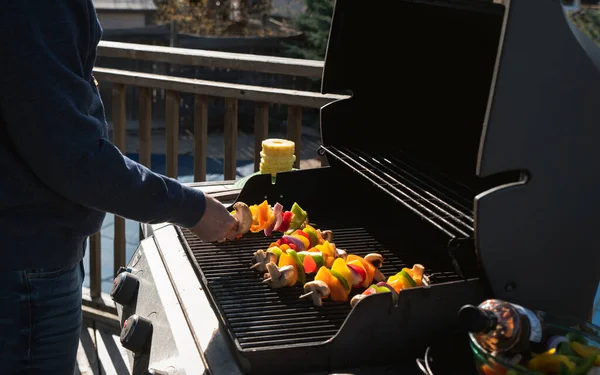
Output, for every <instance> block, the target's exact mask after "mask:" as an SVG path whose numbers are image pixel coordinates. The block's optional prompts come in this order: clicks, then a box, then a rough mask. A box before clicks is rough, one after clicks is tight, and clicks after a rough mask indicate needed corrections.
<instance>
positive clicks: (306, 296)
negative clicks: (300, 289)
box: [299, 290, 315, 299]
mask: <svg viewBox="0 0 600 375" xmlns="http://www.w3.org/2000/svg"><path fill="white" fill-rule="evenodd" d="M314 292H315V291H314V290H311V291H310V292H308V293H304V294H303V295H301V296H300V297H299V298H300V299H302V298H308V297H310V296H312V294H313V293H314Z"/></svg>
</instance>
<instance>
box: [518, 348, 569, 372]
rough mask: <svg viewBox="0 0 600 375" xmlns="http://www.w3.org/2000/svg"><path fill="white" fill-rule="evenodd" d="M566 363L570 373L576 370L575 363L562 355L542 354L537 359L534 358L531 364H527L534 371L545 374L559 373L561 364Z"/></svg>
mask: <svg viewBox="0 0 600 375" xmlns="http://www.w3.org/2000/svg"><path fill="white" fill-rule="evenodd" d="M561 363H564V364H565V365H566V366H567V368H568V369H569V371H573V370H574V369H575V363H574V362H572V361H571V360H570V359H569V357H567V356H566V355H560V354H554V355H552V354H546V353H544V354H540V355H538V356H537V357H535V358H532V359H531V360H530V361H529V363H527V367H528V368H529V369H530V370H532V371H541V372H543V373H548V372H554V373H556V372H558V370H559V369H560V364H561Z"/></svg>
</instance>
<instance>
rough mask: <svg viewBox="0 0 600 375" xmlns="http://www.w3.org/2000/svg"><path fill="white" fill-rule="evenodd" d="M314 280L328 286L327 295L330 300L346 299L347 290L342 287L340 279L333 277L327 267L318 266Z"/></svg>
mask: <svg viewBox="0 0 600 375" xmlns="http://www.w3.org/2000/svg"><path fill="white" fill-rule="evenodd" d="M315 280H316V281H322V282H323V283H325V284H326V285H327V286H328V287H329V291H330V295H329V296H330V298H331V300H332V301H336V302H344V301H347V300H348V293H349V290H347V289H346V288H345V287H344V285H343V284H342V282H341V281H340V279H339V278H337V277H335V276H334V275H333V274H332V273H331V271H330V270H329V269H328V268H327V267H321V268H319V272H317V275H316V276H315Z"/></svg>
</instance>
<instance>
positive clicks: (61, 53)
mask: <svg viewBox="0 0 600 375" xmlns="http://www.w3.org/2000/svg"><path fill="white" fill-rule="evenodd" d="M90 5H91V3H90V2H89V1H88V0H8V1H7V2H6V3H4V2H3V5H2V6H1V7H2V10H0V49H1V50H2V51H1V52H0V88H1V90H0V116H1V117H2V120H3V122H4V123H5V124H6V126H7V130H8V134H9V137H10V141H11V142H12V144H13V145H14V147H15V150H16V151H17V153H18V154H19V155H20V157H21V158H22V159H23V160H24V162H25V163H26V164H27V165H28V166H29V168H30V169H31V171H32V173H33V174H35V175H36V176H37V178H39V179H40V180H41V181H42V182H43V183H44V184H46V185H47V186H48V187H49V188H50V189H52V190H53V191H55V192H56V193H57V194H59V195H61V196H63V197H64V198H66V199H68V200H70V201H73V202H76V203H78V204H81V205H83V206H86V207H90V208H93V209H96V210H99V211H104V212H110V213H114V214H116V215H119V216H122V217H125V218H128V219H132V220H136V221H140V222H145V223H159V222H170V223H174V224H177V225H181V226H184V227H191V226H193V225H195V224H196V223H197V222H198V221H199V220H200V218H201V217H202V215H203V213H204V209H205V204H206V201H205V196H204V194H203V193H202V192H200V191H198V190H196V189H192V188H189V187H187V186H184V185H182V184H180V183H179V182H178V181H177V180H174V179H170V178H167V177H165V176H161V175H159V174H156V173H153V172H152V171H150V170H149V169H147V168H145V167H144V166H142V165H140V164H138V163H136V162H134V161H132V160H130V159H128V158H127V157H125V156H124V155H122V154H121V152H120V151H119V149H118V148H116V147H115V146H114V145H113V144H112V143H111V142H110V141H109V140H108V138H107V134H106V133H107V132H106V120H105V117H104V108H103V105H102V102H101V100H100V97H99V94H98V92H97V89H96V88H95V86H94V83H93V78H92V76H91V69H92V66H93V63H94V62H93V61H91V60H93V56H94V55H95V53H94V51H95V48H96V46H97V40H95V39H96V38H97V36H95V35H94V33H93V29H92V28H95V27H96V25H94V24H92V23H91V20H92V19H95V18H94V17H90V14H91V13H90V11H89V6H90ZM86 9H87V10H86Z"/></svg>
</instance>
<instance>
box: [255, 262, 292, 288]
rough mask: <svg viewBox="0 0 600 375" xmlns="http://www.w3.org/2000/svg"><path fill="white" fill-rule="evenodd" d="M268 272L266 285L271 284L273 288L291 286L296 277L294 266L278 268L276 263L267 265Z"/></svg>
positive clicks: (265, 280)
mask: <svg viewBox="0 0 600 375" xmlns="http://www.w3.org/2000/svg"><path fill="white" fill-rule="evenodd" d="M266 268H267V272H268V273H266V274H265V279H264V280H263V282H264V283H267V284H269V286H270V287H271V288H283V287H285V286H288V285H289V284H290V281H291V280H292V278H293V276H294V271H295V268H294V266H291V265H288V266H283V267H281V268H278V267H277V265H276V264H275V263H267V265H266Z"/></svg>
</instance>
